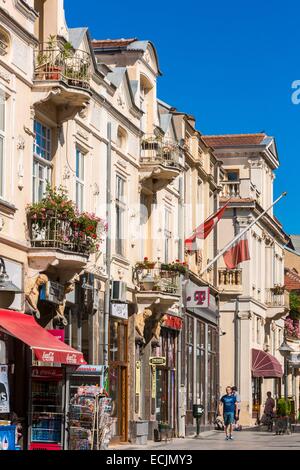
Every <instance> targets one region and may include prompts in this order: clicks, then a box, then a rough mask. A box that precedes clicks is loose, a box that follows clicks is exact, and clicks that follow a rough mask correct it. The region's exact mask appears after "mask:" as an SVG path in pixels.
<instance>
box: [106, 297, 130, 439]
mask: <svg viewBox="0 0 300 470" xmlns="http://www.w3.org/2000/svg"><path fill="white" fill-rule="evenodd" d="M108 383H109V396H110V397H111V399H112V414H111V416H112V420H113V432H112V435H113V438H114V439H115V440H116V441H121V442H126V441H127V440H128V305H127V304H112V306H111V316H110V326H109V368H108Z"/></svg>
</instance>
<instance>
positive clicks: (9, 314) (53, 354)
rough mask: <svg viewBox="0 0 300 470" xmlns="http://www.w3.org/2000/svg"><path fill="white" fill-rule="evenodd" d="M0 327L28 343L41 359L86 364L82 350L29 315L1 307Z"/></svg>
mask: <svg viewBox="0 0 300 470" xmlns="http://www.w3.org/2000/svg"><path fill="white" fill-rule="evenodd" d="M0 327H1V328H2V329H3V330H5V331H6V332H7V333H8V334H10V335H12V336H14V337H15V338H18V339H20V340H21V341H23V343H25V344H27V345H28V346H29V347H30V348H31V349H32V350H33V352H34V353H35V355H36V357H37V359H38V360H39V361H42V362H50V363H54V362H57V363H60V364H70V365H82V364H86V362H85V360H84V359H83V355H82V353H81V352H79V351H76V349H73V348H71V347H70V346H68V345H67V344H65V343H63V342H62V341H60V340H59V339H57V338H56V337H55V336H53V335H51V334H50V333H48V331H47V330H45V329H44V328H42V327H41V326H40V325H38V323H37V322H36V321H35V319H34V318H33V317H31V316H29V315H25V314H24V313H20V312H15V311H14V310H2V309H0Z"/></svg>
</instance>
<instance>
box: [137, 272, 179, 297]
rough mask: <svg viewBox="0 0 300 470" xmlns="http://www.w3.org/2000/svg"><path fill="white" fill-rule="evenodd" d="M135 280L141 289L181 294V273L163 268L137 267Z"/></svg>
mask: <svg viewBox="0 0 300 470" xmlns="http://www.w3.org/2000/svg"><path fill="white" fill-rule="evenodd" d="M134 281H135V283H136V285H137V286H138V287H139V288H140V290H141V291H148V292H149V291H156V292H163V293H166V294H174V295H180V273H179V272H176V271H169V270H164V269H161V268H159V267H158V268H144V267H136V268H135V269H134Z"/></svg>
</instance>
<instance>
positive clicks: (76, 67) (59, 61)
mask: <svg viewBox="0 0 300 470" xmlns="http://www.w3.org/2000/svg"><path fill="white" fill-rule="evenodd" d="M90 77H91V57H90V54H88V53H87V52H85V51H81V50H75V49H73V48H72V46H71V45H70V44H69V43H66V44H63V43H60V42H59V41H52V42H47V43H40V44H39V46H38V48H37V50H36V51H35V60H34V88H33V91H34V102H35V104H36V105H37V104H42V103H44V102H49V101H50V102H51V103H52V104H53V105H55V106H56V107H58V108H63V109H61V110H60V111H61V113H62V116H61V117H60V121H64V120H67V119H70V118H71V117H73V116H74V115H75V114H76V113H77V112H78V111H79V110H80V109H82V108H83V107H84V106H85V105H86V103H87V102H88V101H89V98H90ZM67 108H69V109H68V110H67ZM63 111H64V112H63ZM69 115H70V117H69Z"/></svg>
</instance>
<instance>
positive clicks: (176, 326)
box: [163, 315, 183, 331]
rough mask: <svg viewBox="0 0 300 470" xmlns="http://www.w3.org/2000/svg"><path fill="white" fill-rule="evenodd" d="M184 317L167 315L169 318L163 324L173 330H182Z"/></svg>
mask: <svg viewBox="0 0 300 470" xmlns="http://www.w3.org/2000/svg"><path fill="white" fill-rule="evenodd" d="M182 325H183V322H182V319H181V318H179V317H175V316H173V315H167V318H166V319H165V321H164V324H163V326H164V327H165V328H170V329H171V330H178V331H179V330H182Z"/></svg>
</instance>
